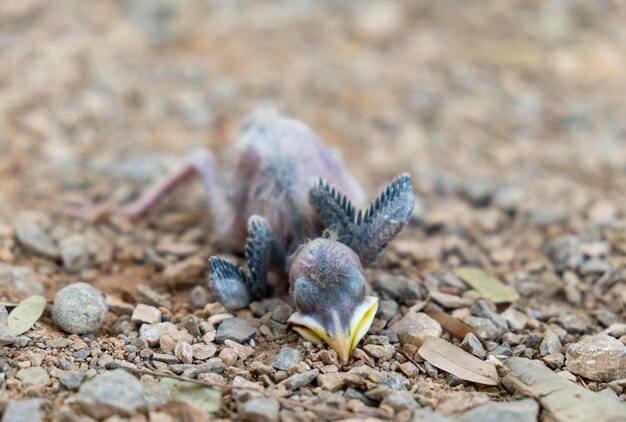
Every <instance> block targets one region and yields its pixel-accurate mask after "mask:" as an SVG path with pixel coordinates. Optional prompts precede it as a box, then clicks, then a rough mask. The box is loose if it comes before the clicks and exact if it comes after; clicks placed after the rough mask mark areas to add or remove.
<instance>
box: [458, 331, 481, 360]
mask: <svg viewBox="0 0 626 422" xmlns="http://www.w3.org/2000/svg"><path fill="white" fill-rule="evenodd" d="M461 349H463V350H465V351H466V352H468V353H471V354H472V355H474V356H476V357H477V358H479V359H484V358H485V356H486V355H487V352H486V351H485V348H484V347H483V345H482V344H481V342H480V340H478V337H476V336H475V335H474V334H473V333H467V334H466V335H465V338H464V339H463V341H462V342H461Z"/></svg>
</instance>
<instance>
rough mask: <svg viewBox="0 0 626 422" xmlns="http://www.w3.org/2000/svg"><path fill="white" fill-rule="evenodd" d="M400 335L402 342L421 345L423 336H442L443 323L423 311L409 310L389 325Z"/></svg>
mask: <svg viewBox="0 0 626 422" xmlns="http://www.w3.org/2000/svg"><path fill="white" fill-rule="evenodd" d="M389 328H390V330H392V331H394V332H395V333H396V334H397V335H398V339H399V340H400V343H402V344H407V343H408V344H414V345H416V346H419V345H420V343H421V341H420V338H421V337H423V336H433V337H441V334H442V330H441V325H439V323H438V322H437V321H435V320H434V319H432V318H431V317H429V316H428V315H426V314H425V313H422V312H418V313H415V312H409V313H407V314H406V315H405V316H404V317H403V318H402V319H400V320H399V321H397V322H395V323H394V324H392V325H391V327H389Z"/></svg>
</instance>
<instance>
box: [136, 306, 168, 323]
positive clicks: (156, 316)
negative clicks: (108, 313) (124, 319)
mask: <svg viewBox="0 0 626 422" xmlns="http://www.w3.org/2000/svg"><path fill="white" fill-rule="evenodd" d="M131 321H132V322H134V323H135V324H141V323H146V324H152V325H155V324H158V323H160V322H161V311H160V310H158V309H157V308H155V307H154V306H149V305H144V304H143V303H140V304H138V305H137V306H136V307H135V310H134V311H133V315H132V317H131Z"/></svg>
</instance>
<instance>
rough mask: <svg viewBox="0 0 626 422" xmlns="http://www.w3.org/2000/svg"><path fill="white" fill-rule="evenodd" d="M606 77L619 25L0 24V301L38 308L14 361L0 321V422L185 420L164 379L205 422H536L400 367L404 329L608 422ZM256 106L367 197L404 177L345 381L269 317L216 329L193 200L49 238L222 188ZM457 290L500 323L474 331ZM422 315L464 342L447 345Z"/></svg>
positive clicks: (559, 18)
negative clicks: (192, 167)
mask: <svg viewBox="0 0 626 422" xmlns="http://www.w3.org/2000/svg"><path fill="white" fill-rule="evenodd" d="M624 69H626V8H625V7H624V5H623V4H622V3H621V2H619V1H614V2H584V1H569V2H568V1H561V0H550V1H546V2H538V1H535V2H533V1H516V2H500V1H485V2H480V3H474V2H473V3H469V4H468V3H467V2H461V1H452V0H444V1H438V2H412V1H403V2H386V1H374V0H364V1H359V2H340V1H333V2H314V1H306V0H300V1H294V0H289V1H288V0H280V1H273V2H252V1H232V0H229V1H208V0H207V1H204V2H193V1H191V0H171V1H165V0H136V1H121V0H119V1H110V2H98V3H92V4H88V3H87V2H80V1H73V0H62V1H58V2H54V3H51V2H44V1H41V0H24V1H20V2H1V3H0V179H1V180H2V183H0V301H2V302H3V303H5V302H6V303H13V302H19V301H21V300H22V299H24V298H26V297H28V296H30V295H33V294H42V293H43V294H45V296H46V297H47V299H48V300H49V301H50V304H49V306H48V308H47V310H46V312H45V313H44V316H43V317H42V319H41V320H40V321H39V322H37V323H36V324H35V326H34V327H33V329H31V330H30V331H27V332H26V333H24V334H21V335H18V336H15V335H12V334H11V333H8V332H6V330H5V322H4V321H5V319H6V312H4V311H5V309H4V308H3V307H2V306H0V345H2V347H1V349H0V385H1V388H0V410H1V409H2V408H4V410H3V419H2V420H3V421H6V422H10V421H15V420H20V419H19V417H20V415H28V418H29V419H28V420H32V421H36V420H38V419H37V417H39V419H40V420H58V421H74V420H93V419H95V420H104V419H106V418H109V419H107V420H109V421H113V420H119V418H128V419H130V420H133V421H147V420H150V421H173V420H181V419H183V418H187V419H186V420H193V421H196V420H197V421H202V420H206V419H207V415H206V413H205V412H204V410H202V409H201V408H199V407H197V406H192V405H189V404H186V403H185V402H181V401H178V400H174V399H175V398H174V397H171V396H170V393H168V390H167V387H166V386H165V385H164V384H162V383H160V382H159V379H160V376H159V374H160V373H162V372H164V371H166V372H170V373H174V374H177V375H179V376H183V377H186V378H193V379H197V380H200V381H202V382H205V383H208V384H211V385H214V386H220V387H221V389H222V390H223V391H224V396H223V400H222V403H221V405H220V407H219V409H217V410H214V411H212V417H213V418H224V419H229V418H232V419H245V420H252V421H272V420H277V419H279V418H280V419H281V420H284V421H292V420H311V421H313V420H320V419H325V420H336V419H349V418H352V417H354V418H357V417H358V418H360V419H364V418H366V417H368V418H372V419H383V420H385V419H395V420H407V421H408V420H412V419H413V418H418V417H421V418H423V419H425V420H468V421H469V420H483V419H485V418H487V416H493V415H496V417H498V418H500V420H504V419H502V418H505V417H507V416H505V415H512V414H514V415H516V416H515V417H517V418H518V419H515V420H524V421H526V420H529V421H531V420H536V418H538V417H539V418H543V417H545V416H546V414H547V413H546V410H545V409H542V408H541V407H540V406H538V403H537V402H536V401H535V400H533V399H525V400H520V399H521V398H522V397H521V396H520V395H519V394H514V393H512V392H511V391H509V390H508V389H507V388H505V387H504V386H502V385H499V386H495V387H485V386H480V385H478V384H474V383H471V382H467V381H464V380H462V379H460V378H458V377H456V376H454V375H451V374H448V373H446V372H444V371H442V370H438V369H437V368H436V367H435V366H433V365H431V364H430V363H429V362H428V361H425V360H424V359H422V358H421V357H420V356H419V354H417V353H416V352H417V346H416V344H415V341H414V339H413V337H414V336H415V335H416V334H415V330H412V329H406V327H407V326H409V327H413V326H415V324H421V325H420V327H421V330H423V331H424V332H428V333H429V334H431V335H436V336H440V337H442V338H444V339H446V340H448V341H450V342H452V343H454V344H457V345H460V346H461V347H462V348H463V349H464V350H466V351H468V352H470V353H472V354H473V355H475V356H477V357H478V358H480V359H487V360H489V359H492V358H493V356H496V355H497V356H520V357H524V358H528V359H532V360H536V361H539V362H543V363H544V364H545V365H546V366H547V367H549V368H550V369H551V370H553V371H554V372H556V373H559V374H560V375H562V376H563V377H565V378H566V379H570V380H572V382H574V383H578V384H579V385H582V386H584V387H585V388H586V389H588V390H590V391H594V392H599V394H601V395H603V396H606V397H609V398H611V399H613V400H616V401H621V402H624V401H625V400H626V394H625V392H624V391H625V390H624V389H625V388H626V346H625V344H626V318H625V317H626V311H625V310H626V283H625V280H626V200H625V199H626V144H625V143H624V139H625V137H626V121H625V120H624V118H623V116H624V115H626V104H625V103H624V101H623V98H624V93H625V92H626V71H625V70H624ZM268 102H269V103H272V104H274V105H275V106H276V107H277V108H278V109H280V110H281V111H282V112H283V113H284V114H287V115H291V116H294V117H296V118H298V119H300V120H303V121H305V122H307V123H308V124H309V125H310V126H311V127H312V128H314V130H315V131H316V132H317V133H318V134H319V135H320V136H321V137H322V138H323V139H324V140H325V142H327V143H328V144H329V145H332V146H333V147H335V148H337V150H338V151H340V152H341V154H342V156H343V158H344V161H345V162H346V165H347V166H348V168H349V169H350V171H351V172H352V174H353V175H354V176H355V177H356V179H358V180H359V181H360V182H361V183H362V184H363V186H364V187H366V188H367V190H368V191H369V192H370V194H371V196H374V195H375V194H376V193H377V192H378V190H379V189H380V188H382V187H383V186H384V185H385V184H386V183H387V182H388V180H390V179H391V178H392V177H393V176H395V175H396V174H398V173H399V172H401V171H408V172H409V173H411V175H412V177H413V184H414V187H415V190H416V194H417V196H418V202H417V204H416V209H415V212H414V221H413V222H412V224H411V226H410V227H408V228H407V229H406V230H405V231H404V233H403V234H402V236H401V237H400V239H398V240H397V241H396V242H394V243H393V244H392V245H390V247H389V249H388V251H387V252H386V254H385V255H384V256H383V258H382V259H381V260H380V261H378V262H377V264H376V265H375V266H373V267H371V268H368V269H367V270H366V274H367V278H368V280H370V281H371V285H372V289H373V292H374V294H377V295H378V296H379V297H380V299H381V307H380V311H379V314H378V316H377V318H376V319H375V321H374V323H373V325H372V328H371V330H370V334H369V335H368V336H366V337H365V340H364V342H362V343H361V345H360V346H359V348H358V349H357V350H356V351H355V353H354V357H353V359H352V361H351V362H350V364H349V365H347V366H344V367H341V366H340V365H339V364H338V363H337V359H336V354H335V353H334V352H333V351H329V350H328V349H326V348H325V347H317V346H313V345H311V344H310V343H306V342H304V341H303V340H302V339H301V338H300V337H299V336H297V335H296V334H295V333H293V332H291V331H290V330H288V329H287V326H286V325H285V322H286V319H287V318H288V316H289V315H290V313H291V311H292V308H291V306H290V305H289V303H288V302H287V301H286V297H282V296H279V297H275V298H272V299H268V300H266V301H263V302H260V303H253V304H252V305H251V306H250V308H249V309H246V310H242V311H237V312H235V313H234V314H229V313H227V312H226V310H225V309H223V308H222V307H221V306H220V305H219V304H217V303H214V299H213V298H212V296H211V294H210V292H209V291H208V290H207V289H206V280H207V269H206V263H207V258H208V257H209V256H210V255H212V254H214V253H217V252H222V251H219V250H218V248H217V244H216V239H215V238H214V236H212V235H211V233H212V231H211V224H210V220H209V218H208V215H207V213H206V197H205V195H204V193H203V191H202V189H201V187H200V186H199V185H197V184H196V185H190V186H188V187H186V188H184V189H180V190H179V191H177V192H176V193H175V194H173V195H172V196H171V197H169V198H168V200H166V201H164V203H163V204H162V205H160V206H159V207H158V209H157V210H155V211H154V212H152V213H151V214H150V215H149V216H148V217H147V218H146V219H144V220H142V221H140V222H138V223H136V224H135V223H133V224H131V223H129V222H127V221H123V220H118V219H113V220H112V221H110V222H106V223H103V224H88V223H86V222H83V221H77V220H73V219H69V218H66V217H65V216H63V215H62V214H61V213H60V212H59V211H60V210H61V209H62V208H63V207H64V206H73V205H80V204H84V203H87V202H101V201H104V200H111V201H114V202H118V203H121V202H124V201H128V200H129V199H132V198H133V197H135V196H136V195H137V194H138V193H139V192H141V190H142V189H143V188H145V186H146V185H147V184H148V183H149V182H150V181H151V180H153V179H154V178H155V177H157V176H159V175H161V174H163V172H164V171H165V170H167V169H168V168H171V167H172V166H173V165H174V164H176V163H177V162H179V161H180V160H181V159H183V158H184V157H185V156H186V155H187V154H189V153H190V152H192V151H194V150H196V149H197V148H200V147H206V148H211V149H212V150H214V151H216V152H217V154H218V155H220V156H221V157H224V162H226V159H225V157H226V156H227V154H228V153H227V149H228V148H227V147H228V144H229V141H230V140H232V139H233V137H235V136H236V134H237V131H238V128H239V125H240V124H241V121H242V120H243V119H244V118H245V116H246V115H247V114H248V113H249V112H250V111H251V110H253V109H254V108H255V107H256V106H258V105H259V104H263V103H268ZM233 259H241V257H233ZM459 266H474V267H480V268H482V269H484V270H485V271H487V272H488V273H490V274H492V275H494V276H495V277H497V278H498V279H499V280H501V281H503V282H504V283H505V284H507V285H509V286H511V287H513V288H514V289H515V290H516V291H517V292H518V293H519V294H520V296H521V298H520V299H519V300H517V301H515V302H514V303H513V304H511V305H499V306H495V305H494V304H493V303H491V302H490V301H488V300H485V299H482V298H480V295H479V294H478V293H477V292H476V291H474V290H472V289H471V288H470V287H469V286H468V285H467V284H465V283H464V282H463V281H462V280H460V279H459V277H457V276H456V275H455V273H454V271H453V270H454V269H455V268H457V267H459ZM78 282H82V283H84V284H74V283H78ZM68 285H72V287H71V288H70V290H69V291H68V290H67V289H64V290H61V289H62V288H63V287H65V286H68ZM72 289H73V290H72ZM101 292H102V293H104V294H105V295H106V296H105V297H104V296H102V294H101ZM57 294H58V295H59V296H57ZM55 297H56V299H55ZM77 298H81V299H80V301H81V303H82V304H84V309H77V306H76V301H77ZM427 299H428V303H425V301H426V300H427ZM53 302H54V306H52V303H53ZM432 308H437V309H441V310H443V311H445V312H446V313H448V314H450V315H453V316H455V317H456V318H458V319H459V320H461V321H462V322H464V323H466V324H467V325H469V326H470V327H472V328H473V329H474V330H475V331H476V333H477V334H478V336H479V337H480V338H479V337H476V336H474V335H471V334H470V335H467V336H466V337H465V338H464V339H454V338H452V336H451V335H450V333H448V332H446V330H442V328H441V326H440V325H439V324H438V323H437V322H436V321H434V320H432V319H431V318H430V317H428V316H427V315H426V314H425V312H426V311H428V310H429V309H432ZM80 310H84V311H85V312H82V313H81V312H78V311H80ZM87 311H88V312H87ZM411 324H413V325H411ZM61 327H63V330H65V331H63V330H62V328H61ZM94 327H100V328H99V329H98V330H97V331H96V332H93V330H94ZM69 333H73V334H69ZM481 339H483V340H484V342H483V343H481V341H480V340H481ZM107 368H108V369H107ZM113 368H118V369H113ZM121 368H126V370H123V369H121ZM507 412H508V413H507ZM37 415H39V416H37ZM80 417H83V419H79V418H80ZM510 417H512V416H510ZM88 418H92V419H88ZM116 418H117V419H116ZM496 420H497V419H496Z"/></svg>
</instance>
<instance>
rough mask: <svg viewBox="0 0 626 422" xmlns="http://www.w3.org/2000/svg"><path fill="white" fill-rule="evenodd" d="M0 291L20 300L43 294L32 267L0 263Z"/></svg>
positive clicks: (42, 288) (41, 286)
mask: <svg viewBox="0 0 626 422" xmlns="http://www.w3.org/2000/svg"><path fill="white" fill-rule="evenodd" d="M0 293H2V294H6V295H7V296H9V297H10V298H12V299H15V300H17V301H21V300H23V299H26V298H27V297H29V296H34V295H43V294H44V287H43V284H41V282H40V281H39V276H37V273H35V272H34V271H33V270H32V269H30V268H28V267H18V266H13V265H7V264H2V263H0Z"/></svg>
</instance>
